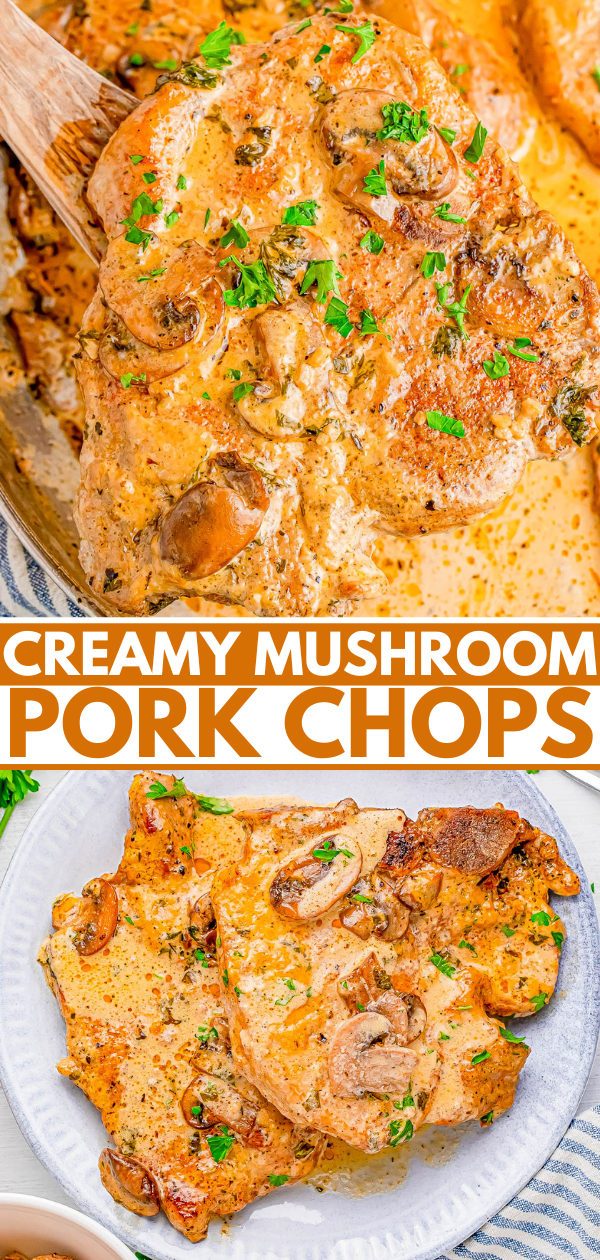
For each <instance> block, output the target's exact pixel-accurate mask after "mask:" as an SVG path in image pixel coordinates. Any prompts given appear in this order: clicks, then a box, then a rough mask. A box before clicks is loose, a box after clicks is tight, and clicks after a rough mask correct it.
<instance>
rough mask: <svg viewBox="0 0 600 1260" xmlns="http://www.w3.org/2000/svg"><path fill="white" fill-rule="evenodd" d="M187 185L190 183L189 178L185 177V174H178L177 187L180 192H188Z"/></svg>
mask: <svg viewBox="0 0 600 1260" xmlns="http://www.w3.org/2000/svg"><path fill="white" fill-rule="evenodd" d="M187 186H188V185H187V179H186V178H185V175H178V176H177V188H178V190H179V192H187Z"/></svg>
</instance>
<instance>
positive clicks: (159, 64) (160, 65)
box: [152, 57, 177, 71]
mask: <svg viewBox="0 0 600 1260" xmlns="http://www.w3.org/2000/svg"><path fill="white" fill-rule="evenodd" d="M152 65H153V66H154V69H155V70H170V71H173V70H176V69H177V62H176V61H174V60H173V58H172V57H168V58H167V60H166V61H153V62H152Z"/></svg>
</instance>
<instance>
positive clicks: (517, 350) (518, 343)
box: [506, 337, 539, 363]
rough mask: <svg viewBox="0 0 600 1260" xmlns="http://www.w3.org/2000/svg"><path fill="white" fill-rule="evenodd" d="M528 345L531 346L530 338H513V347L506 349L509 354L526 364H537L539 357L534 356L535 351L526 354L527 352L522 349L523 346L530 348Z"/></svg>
mask: <svg viewBox="0 0 600 1260" xmlns="http://www.w3.org/2000/svg"><path fill="white" fill-rule="evenodd" d="M530 345H531V338H530V337H515V344H514V346H507V347H506V349H507V350H508V353H509V354H514V355H515V356H516V357H517V359H524V360H525V362H526V363H537V362H538V360H539V355H538V354H536V353H535V351H529V352H528V351H527V350H524V349H523V347H524V346H530Z"/></svg>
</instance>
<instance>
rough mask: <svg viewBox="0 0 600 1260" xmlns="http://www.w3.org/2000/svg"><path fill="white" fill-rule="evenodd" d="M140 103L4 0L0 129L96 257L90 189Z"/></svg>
mask: <svg viewBox="0 0 600 1260" xmlns="http://www.w3.org/2000/svg"><path fill="white" fill-rule="evenodd" d="M136 105H137V101H136V99H135V97H133V96H130V94H129V93H128V92H125V91H123V89H122V88H120V87H117V86H116V85H115V84H114V83H109V82H108V80H107V79H104V78H103V77H102V75H101V74H97V73H96V71H95V70H92V69H91V68H90V67H89V66H86V65H85V63H84V62H82V61H79V59H78V58H77V57H74V56H73V54H72V53H70V52H68V51H67V49H65V48H63V47H62V46H61V45H60V44H58V43H57V42H56V40H54V39H52V36H51V35H48V34H47V32H46V31H43V30H42V29H41V27H39V26H37V25H36V23H35V22H33V21H32V20H31V18H29V17H27V15H26V14H25V13H23V12H22V11H21V9H19V8H17V5H16V4H13V2H12V0H0V135H2V136H3V138H4V139H5V140H6V142H7V144H9V145H10V147H11V149H12V150H13V152H14V153H16V154H17V157H19V158H20V160H21V162H22V163H23V166H24V167H25V169H26V170H27V171H29V174H30V175H31V176H32V177H33V179H34V180H35V182H36V184H37V185H38V187H39V188H40V189H41V190H42V192H43V193H44V195H45V197H46V198H47V200H48V201H49V202H50V205H51V206H52V208H53V209H54V210H55V211H56V213H57V214H58V215H59V217H60V218H61V219H62V220H63V222H64V223H65V224H66V225H67V227H68V228H69V231H70V232H71V233H72V235H73V236H74V237H75V238H76V240H77V241H79V244H80V245H82V246H83V248H84V249H85V251H86V253H88V254H89V255H90V257H91V258H93V259H94V261H95V262H98V261H99V259H100V258H101V257H102V254H103V253H104V251H105V249H106V237H105V235H104V232H103V231H102V228H101V227H99V226H98V224H97V223H95V222H94V218H93V215H92V212H91V210H90V208H89V206H88V205H87V204H86V200H85V188H86V185H87V181H88V179H89V177H90V175H91V173H92V171H93V169H94V166H95V164H96V162H97V160H98V158H99V156H100V154H101V152H102V150H103V148H104V146H105V144H106V143H107V141H108V140H109V139H110V137H111V135H112V133H113V132H114V131H116V129H117V127H118V126H119V124H120V123H121V122H122V121H123V119H124V118H125V117H126V116H127V114H129V113H131V110H132V109H134V108H135V106H136Z"/></svg>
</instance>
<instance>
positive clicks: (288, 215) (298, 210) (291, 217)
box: [281, 201, 321, 227]
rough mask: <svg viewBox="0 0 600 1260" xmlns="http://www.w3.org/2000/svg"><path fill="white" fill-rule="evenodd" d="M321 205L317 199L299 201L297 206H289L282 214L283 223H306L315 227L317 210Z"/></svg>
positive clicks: (296, 224)
mask: <svg viewBox="0 0 600 1260" xmlns="http://www.w3.org/2000/svg"><path fill="white" fill-rule="evenodd" d="M320 209H321V207H320V206H319V203H318V202H317V201H298V202H296V205H295V206H287V207H286V209H285V210H284V212H283V214H282V216H281V222H282V223H292V224H293V225H294V226H298V225H299V224H301V225H306V226H307V227H314V225H315V223H316V222H317V210H320Z"/></svg>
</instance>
